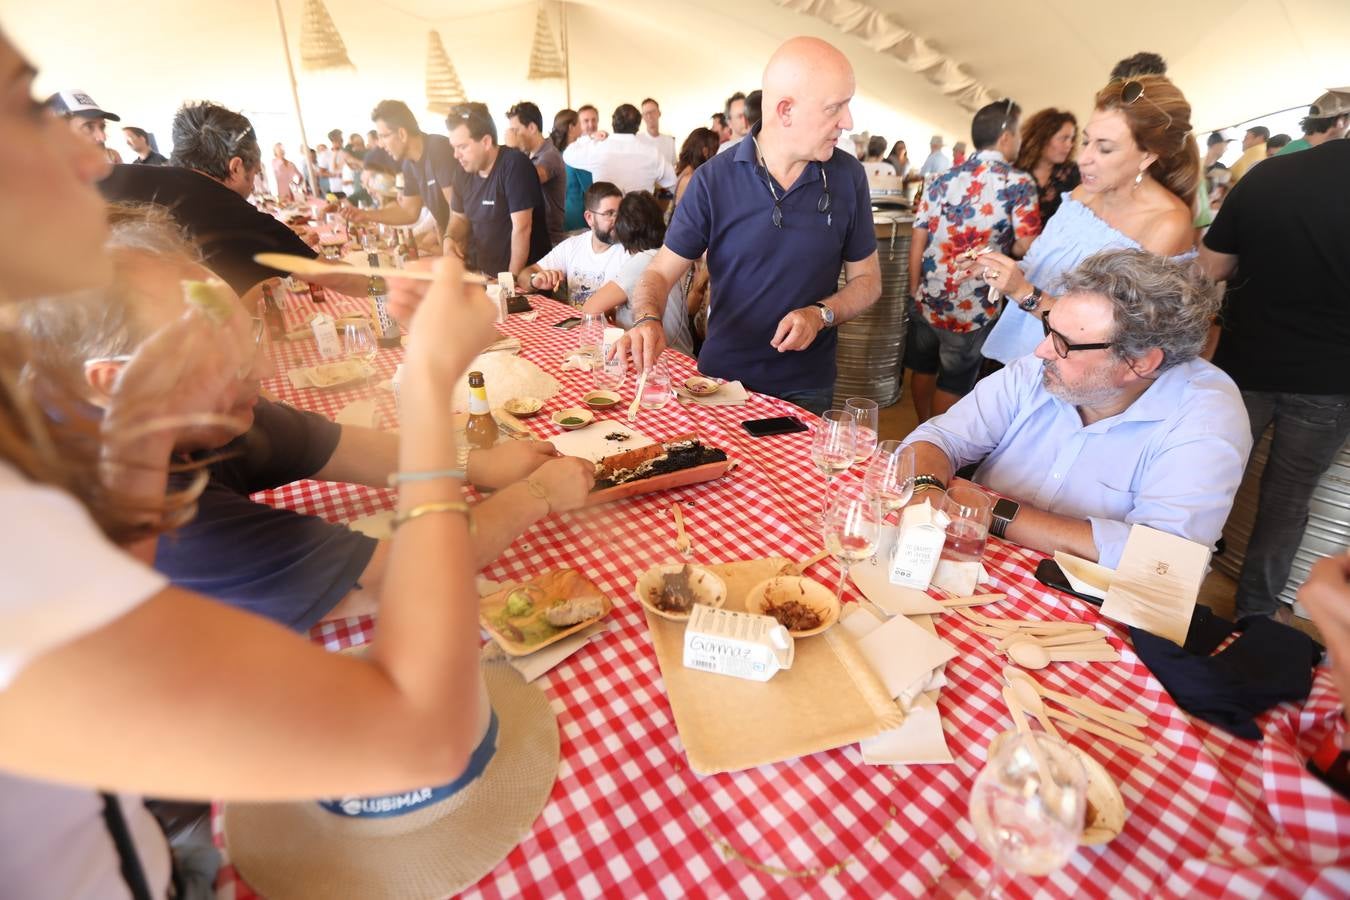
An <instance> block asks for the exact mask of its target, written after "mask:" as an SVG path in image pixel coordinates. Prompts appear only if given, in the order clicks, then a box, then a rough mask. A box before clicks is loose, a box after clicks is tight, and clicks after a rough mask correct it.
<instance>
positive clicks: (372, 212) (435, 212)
mask: <svg viewBox="0 0 1350 900" xmlns="http://www.w3.org/2000/svg"><path fill="white" fill-rule="evenodd" d="M370 117H371V119H372V120H373V121H374V122H375V132H376V134H377V135H378V136H379V141H380V148H381V149H383V150H384V151H385V152H386V153H388V154H389V155H390V156H392V157H393V158H394V159H395V160H397V161H398V163H399V164H400V165H401V166H402V167H403V194H402V195H401V196H400V197H399V199H398V203H396V204H389V205H387V206H382V207H380V208H379V209H357V208H356V207H355V206H351V205H348V204H344V205H343V207H342V214H343V215H344V216H346V217H347V218H348V219H349V220H350V221H353V222H381V223H384V224H385V225H414V224H416V223H417V220H418V219H419V218H420V217H421V215H422V208H423V207H426V209H427V210H429V211H430V212H431V214H432V216H434V217H435V219H436V227H437V228H439V229H440V233H441V235H442V236H444V235H445V233H446V230H447V229H448V228H449V226H450V204H451V202H452V200H453V197H454V195H455V192H456V191H458V190H459V189H460V187H461V185H462V183H463V181H464V169H462V168H461V167H460V165H459V163H458V162H457V161H456V160H455V154H454V151H453V150H451V149H450V142H449V141H448V140H446V139H445V138H444V137H442V136H441V135H439V134H427V133H426V132H424V131H422V129H421V127H420V126H419V125H418V124H417V117H416V116H414V115H413V113H412V110H411V109H409V108H408V104H406V103H404V102H403V101H401V100H381V101H380V103H379V105H378V106H376V107H375V109H374V111H373V112H371V114H370Z"/></svg>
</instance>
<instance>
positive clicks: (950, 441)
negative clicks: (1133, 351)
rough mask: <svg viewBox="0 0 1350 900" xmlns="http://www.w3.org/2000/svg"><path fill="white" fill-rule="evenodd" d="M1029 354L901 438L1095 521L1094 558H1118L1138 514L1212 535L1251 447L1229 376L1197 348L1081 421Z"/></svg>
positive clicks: (990, 483) (1053, 508)
mask: <svg viewBox="0 0 1350 900" xmlns="http://www.w3.org/2000/svg"><path fill="white" fill-rule="evenodd" d="M1041 366H1042V363H1041V361H1040V360H1039V359H1037V358H1036V357H1034V356H1025V357H1022V358H1021V359H1018V360H1016V361H1015V362H1013V364H1012V365H1010V366H1008V367H1007V368H1005V369H1001V370H999V371H998V372H996V373H994V374H993V375H991V376H989V377H988V378H985V379H984V380H983V381H981V382H979V383H978V384H977V385H975V390H974V391H973V392H971V393H970V394H968V395H966V396H965V397H963V398H961V400H960V401H959V402H958V403H957V404H956V405H955V406H953V407H952V408H951V409H950V410H948V411H947V412H946V413H945V414H944V415H941V416H938V417H937V418H935V419H930V420H929V421H928V422H925V423H924V424H923V425H920V426H919V427H918V428H917V429H915V430H914V431H913V432H912V433H911V434H910V436H909V437H908V438H906V440H905V443H906V444H912V443H914V442H915V441H928V442H929V443H931V444H936V445H937V446H938V447H940V448H942V450H943V452H945V453H946V454H947V458H948V459H949V460H951V463H952V469H953V471H955V470H956V469H959V468H960V467H962V466H965V465H968V464H970V463H973V462H979V461H980V460H983V462H982V463H981V464H980V467H979V469H978V470H977V471H976V473H975V481H977V482H978V483H980V484H983V485H986V486H987V487H989V488H990V489H992V490H994V491H996V492H998V493H1000V494H1004V495H1006V496H1008V497H1011V498H1013V499H1014V500H1018V501H1021V502H1024V503H1029V504H1031V505H1032V506H1035V507H1038V508H1040V509H1044V510H1048V511H1049V512H1053V513H1057V514H1059V515H1062V516H1070V517H1072V518H1076V519H1087V520H1088V521H1089V522H1091V523H1092V540H1093V543H1095V544H1096V546H1097V555H1098V559H1099V561H1100V562H1101V564H1102V565H1104V566H1109V567H1113V568H1114V567H1115V566H1116V565H1117V564H1118V563H1119V562H1120V554H1121V551H1123V550H1124V549H1125V540H1126V538H1128V537H1129V534H1130V526H1131V525H1133V524H1135V523H1138V524H1141V525H1148V526H1149V527H1151V528H1156V529H1158V530H1159V531H1166V532H1169V533H1171V534H1175V535H1179V536H1181V537H1184V538H1186V539H1187V540H1191V541H1195V542H1196V543H1199V544H1204V545H1205V546H1207V547H1213V546H1214V542H1215V541H1216V540H1218V538H1219V535H1220V534H1221V533H1222V532H1223V524H1224V521H1225V520H1226V519H1227V518H1228V510H1229V508H1230V507H1231V506H1232V505H1233V496H1234V495H1235V494H1236V493H1237V489H1238V485H1239V484H1241V482H1242V472H1243V469H1244V468H1245V467H1246V465H1247V454H1248V452H1249V451H1250V450H1251V446H1252V435H1251V426H1250V425H1249V424H1248V419H1247V410H1246V408H1245V407H1244V406H1243V404H1242V397H1241V395H1240V394H1239V393H1238V389H1237V386H1236V385H1235V384H1233V381H1232V379H1230V378H1229V377H1228V376H1227V375H1225V374H1224V373H1223V372H1222V371H1220V370H1219V369H1217V368H1215V367H1214V366H1213V365H1211V364H1210V363H1207V362H1205V361H1204V360H1199V359H1197V360H1192V361H1191V362H1187V363H1182V364H1181V365H1177V366H1174V367H1172V368H1170V369H1168V370H1167V371H1165V372H1163V373H1162V374H1161V375H1160V376H1158V379H1157V380H1156V381H1155V382H1154V383H1153V384H1152V385H1151V386H1150V387H1149V389H1148V390H1147V391H1145V392H1144V393H1143V394H1142V395H1141V396H1140V397H1139V398H1138V399H1137V400H1135V401H1134V403H1132V404H1130V406H1129V408H1128V409H1126V410H1125V411H1124V412H1122V413H1120V414H1118V415H1115V416H1112V417H1111V418H1109V419H1103V420H1101V421H1100V422H1094V423H1092V424H1091V425H1084V424H1083V420H1082V417H1081V416H1080V415H1079V413H1078V410H1077V409H1075V408H1074V407H1073V406H1070V405H1069V404H1068V403H1065V402H1064V401H1063V400H1060V399H1058V398H1056V397H1054V396H1052V395H1051V394H1050V393H1049V392H1048V391H1046V389H1045V387H1044V385H1043V383H1042V380H1041Z"/></svg>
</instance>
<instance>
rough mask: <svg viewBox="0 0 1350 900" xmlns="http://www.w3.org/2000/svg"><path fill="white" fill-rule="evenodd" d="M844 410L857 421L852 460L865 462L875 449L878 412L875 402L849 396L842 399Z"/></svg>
mask: <svg viewBox="0 0 1350 900" xmlns="http://www.w3.org/2000/svg"><path fill="white" fill-rule="evenodd" d="M844 410H845V412H847V413H848V414H849V415H851V416H853V418H854V420H855V421H856V422H857V423H858V437H857V439H856V442H855V446H854V447H853V461H854V462H867V460H868V459H870V458H871V456H872V453H873V451H875V450H876V449H877V416H878V414H879V413H880V410H879V409H878V408H877V402H876V401H875V400H868V399H867V398H866V397H850V398H848V400H846V401H844Z"/></svg>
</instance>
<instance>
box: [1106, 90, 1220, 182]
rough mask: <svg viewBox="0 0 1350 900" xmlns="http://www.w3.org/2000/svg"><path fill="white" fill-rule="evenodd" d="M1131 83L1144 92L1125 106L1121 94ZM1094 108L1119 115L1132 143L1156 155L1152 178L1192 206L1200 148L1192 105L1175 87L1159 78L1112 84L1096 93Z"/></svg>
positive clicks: (1198, 178)
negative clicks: (1193, 128)
mask: <svg viewBox="0 0 1350 900" xmlns="http://www.w3.org/2000/svg"><path fill="white" fill-rule="evenodd" d="M1132 83H1138V84H1139V86H1140V87H1142V88H1143V92H1142V93H1141V94H1139V95H1138V96H1137V97H1136V99H1135V100H1134V101H1133V102H1130V103H1127V102H1126V101H1125V98H1124V96H1123V93H1124V92H1125V86H1126V85H1128V84H1132ZM1096 107H1097V109H1100V110H1110V109H1114V110H1119V111H1120V113H1121V115H1123V116H1124V117H1125V121H1126V122H1128V123H1129V126H1130V133H1131V134H1132V135H1134V142H1135V143H1136V144H1138V145H1139V147H1140V149H1142V150H1144V151H1146V152H1148V153H1153V154H1156V155H1157V157H1158V158H1157V160H1156V161H1155V162H1154V163H1153V165H1152V166H1150V167H1149V168H1150V170H1151V174H1152V175H1153V177H1154V178H1155V179H1156V180H1157V181H1158V183H1159V184H1161V185H1162V186H1163V187H1165V188H1167V189H1168V190H1169V191H1171V192H1172V193H1174V194H1176V195H1177V196H1178V197H1180V198H1181V200H1182V202H1183V203H1185V204H1186V205H1187V206H1193V205H1194V203H1195V191H1196V186H1197V185H1198V184H1199V183H1200V148H1199V146H1198V145H1197V144H1196V143H1195V136H1194V135H1193V134H1191V105H1190V103H1188V102H1186V97H1185V95H1183V94H1182V93H1181V91H1180V90H1179V89H1178V88H1177V86H1176V85H1175V84H1173V83H1172V82H1171V81H1169V80H1167V79H1166V78H1165V77H1163V76H1162V75H1139V76H1136V77H1134V78H1131V79H1128V80H1125V81H1121V80H1116V81H1112V82H1111V83H1110V84H1108V85H1107V86H1106V87H1104V88H1102V89H1101V90H1100V91H1098V92H1097V98H1096Z"/></svg>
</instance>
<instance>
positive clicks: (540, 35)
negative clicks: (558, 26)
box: [526, 3, 566, 81]
mask: <svg viewBox="0 0 1350 900" xmlns="http://www.w3.org/2000/svg"><path fill="white" fill-rule="evenodd" d="M565 75H566V71H565V64H564V63H563V58H562V54H560V53H559V52H558V45H557V44H556V43H554V41H553V26H551V25H550V24H549V21H548V13H547V12H545V11H544V5H543V4H542V3H541V4H539V14H538V15H537V16H535V19H534V46H533V47H531V48H530V74H529V75H528V76H526V77H528V78H529V79H530V80H531V81H534V80H536V79H540V78H563V77H565Z"/></svg>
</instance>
